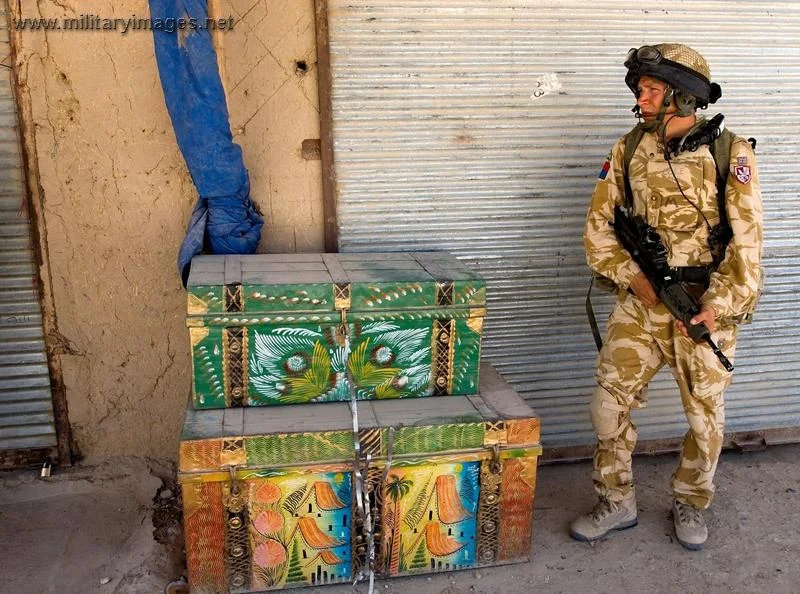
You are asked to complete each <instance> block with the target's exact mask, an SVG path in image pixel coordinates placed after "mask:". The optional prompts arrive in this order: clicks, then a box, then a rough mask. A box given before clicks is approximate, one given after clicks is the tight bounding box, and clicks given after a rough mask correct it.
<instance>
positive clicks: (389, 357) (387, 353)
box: [372, 346, 394, 365]
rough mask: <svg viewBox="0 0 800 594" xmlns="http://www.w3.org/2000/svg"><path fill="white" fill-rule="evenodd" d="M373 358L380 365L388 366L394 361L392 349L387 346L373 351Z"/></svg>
mask: <svg viewBox="0 0 800 594" xmlns="http://www.w3.org/2000/svg"><path fill="white" fill-rule="evenodd" d="M372 356H373V357H374V358H375V362H376V363H378V364H379V365H388V364H389V363H391V362H392V361H393V360H394V353H392V349H390V348H389V347H387V346H379V347H378V348H377V349H375V350H374V351H373V354H372Z"/></svg>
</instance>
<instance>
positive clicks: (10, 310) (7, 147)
mask: <svg viewBox="0 0 800 594" xmlns="http://www.w3.org/2000/svg"><path fill="white" fill-rule="evenodd" d="M5 11H6V8H5V7H4V6H3V7H0V55H1V56H6V59H5V60H4V62H3V63H4V64H9V63H10V60H9V59H8V58H7V56H9V54H10V49H9V44H8V28H7V26H6V13H5ZM0 74H2V75H1V76H0V450H17V449H27V448H41V447H52V446H55V445H56V432H55V424H54V420H53V402H52V397H51V394H50V376H49V374H48V368H47V355H46V352H45V345H44V333H43V331H42V313H41V306H40V304H39V295H38V292H37V290H36V278H37V273H36V268H35V266H34V255H33V251H32V248H31V237H30V234H31V230H30V220H29V218H28V211H27V207H26V198H25V189H24V188H25V185H24V177H23V169H22V155H21V150H20V141H19V135H18V134H19V132H18V131H19V127H18V125H17V113H16V102H15V100H14V94H13V92H12V78H11V77H12V75H11V72H10V70H9V69H8V67H5V68H3V69H2V72H0Z"/></svg>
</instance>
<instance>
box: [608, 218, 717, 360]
mask: <svg viewBox="0 0 800 594" xmlns="http://www.w3.org/2000/svg"><path fill="white" fill-rule="evenodd" d="M629 213H630V211H629V210H628V208H624V207H621V206H616V207H615V208H614V232H615V233H616V234H617V238H618V239H619V240H620V243H622V247H624V248H625V249H626V250H627V251H628V253H629V254H630V255H631V257H632V258H633V261H634V262H636V263H637V264H638V265H639V268H641V270H642V272H644V275H645V276H646V277H647V279H648V280H649V281H650V282H651V283H652V285H653V288H654V289H655V290H656V293H657V294H658V297H659V299H661V302H662V303H663V304H664V305H665V306H666V308H667V310H668V311H669V313H671V314H672V315H673V316H674V317H675V319H677V320H680V321H681V322H683V323H684V324H685V325H686V330H687V331H688V333H689V336H690V337H691V338H692V340H694V341H695V342H698V343H699V342H704V341H705V342H706V343H707V344H708V346H710V347H711V350H713V351H714V354H715V355H716V356H717V358H718V359H719V360H720V363H722V366H723V367H725V369H727V370H728V371H733V365H731V362H730V361H729V360H728V358H727V357H726V356H725V354H724V353H723V352H722V351H721V350H720V349H719V347H718V346H717V345H716V344H715V343H714V341H713V340H712V339H711V332H709V330H708V327H707V326H706V325H705V324H703V323H702V322H701V323H700V324H690V323H689V320H691V319H692V318H693V317H694V316H696V315H697V314H699V313H700V307H698V305H697V302H696V301H695V300H694V298H693V297H692V296H691V295H690V294H689V293H688V291H687V290H686V287H684V285H683V282H682V281H681V279H682V278H684V280H690V279H686V278H685V275H681V274H680V273H679V271H678V270H677V269H675V268H673V267H671V266H670V265H669V264H668V263H667V256H668V252H667V248H666V247H665V246H664V243H663V242H662V241H661V236H660V235H659V234H658V232H657V231H656V230H655V229H654V228H653V227H651V226H650V225H648V224H647V223H646V222H645V221H644V219H643V218H642V217H640V216H636V215H632V214H629Z"/></svg>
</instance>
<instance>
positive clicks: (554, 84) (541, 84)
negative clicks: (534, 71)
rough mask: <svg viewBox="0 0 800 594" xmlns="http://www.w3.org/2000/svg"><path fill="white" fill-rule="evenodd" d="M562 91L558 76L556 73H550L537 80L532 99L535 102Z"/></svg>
mask: <svg viewBox="0 0 800 594" xmlns="http://www.w3.org/2000/svg"><path fill="white" fill-rule="evenodd" d="M560 90H561V83H560V82H559V81H558V75H557V74H556V73H555V72H550V73H548V74H545V75H543V76H540V77H539V78H537V79H536V89H535V90H534V91H533V94H532V95H531V99H533V100H534V101H535V100H536V99H541V98H542V97H544V96H545V95H549V94H550V93H557V92H558V91H560Z"/></svg>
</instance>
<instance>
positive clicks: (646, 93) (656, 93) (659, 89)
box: [636, 76, 676, 122]
mask: <svg viewBox="0 0 800 594" xmlns="http://www.w3.org/2000/svg"><path fill="white" fill-rule="evenodd" d="M638 90H639V96H638V97H637V98H636V105H638V106H639V110H640V113H641V114H642V118H643V119H644V120H645V121H646V122H648V121H651V120H654V119H655V118H656V116H658V112H659V111H661V106H662V105H663V104H664V93H666V91H667V84H666V83H665V82H662V81H660V80H658V79H657V78H652V77H650V76H643V77H642V78H640V79H639V85H638ZM675 111H676V107H675V102H674V101H671V102H670V104H669V106H668V107H667V113H673V112H675Z"/></svg>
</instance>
